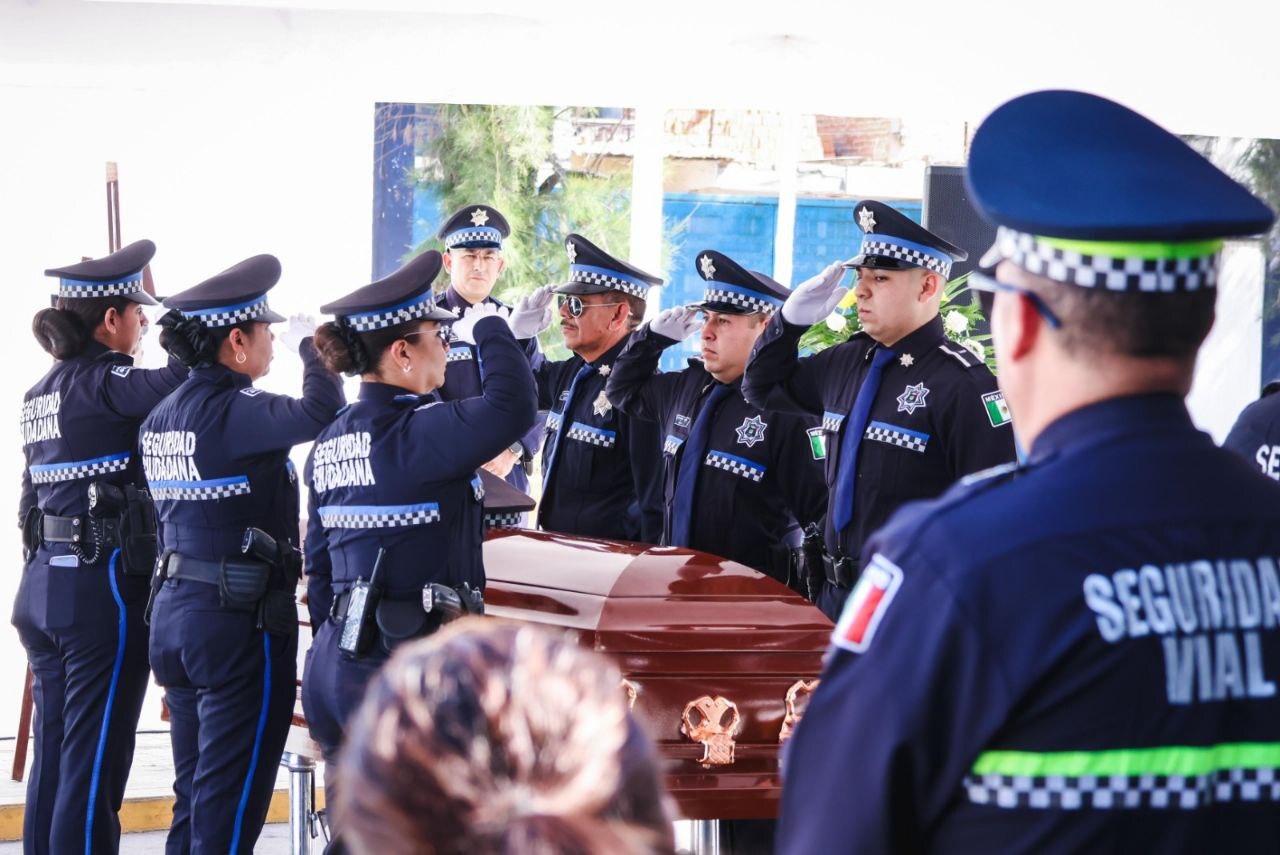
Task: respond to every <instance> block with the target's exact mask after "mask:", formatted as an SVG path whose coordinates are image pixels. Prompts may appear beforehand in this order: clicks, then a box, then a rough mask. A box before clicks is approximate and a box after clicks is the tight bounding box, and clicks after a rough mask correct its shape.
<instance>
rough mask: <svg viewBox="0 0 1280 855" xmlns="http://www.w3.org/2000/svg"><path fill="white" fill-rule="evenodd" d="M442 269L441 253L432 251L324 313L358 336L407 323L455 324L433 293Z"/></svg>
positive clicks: (328, 305) (323, 309) (341, 299)
mask: <svg viewBox="0 0 1280 855" xmlns="http://www.w3.org/2000/svg"><path fill="white" fill-rule="evenodd" d="M440 267H441V258H440V253H438V252H436V251H435V250H434V249H429V250H427V251H426V252H424V253H422V254H421V255H419V256H417V257H415V258H414V259H412V260H411V261H409V262H408V263H407V264H405V265H404V266H403V267H401V268H400V269H399V270H397V271H396V272H395V273H392V274H390V275H389V276H384V277H382V278H381V279H379V280H378V281H377V282H373V283H371V284H369V285H365V286H364V287H363V288H357V289H356V290H355V291H352V292H351V293H350V294H348V295H346V296H345V297H339V298H338V299H337V300H334V301H333V302H332V303H326V304H325V305H323V306H321V307H320V311H321V312H324V313H325V314H326V315H336V316H337V318H338V320H339V321H341V322H342V323H345V324H346V325H347V326H349V327H351V328H352V329H354V330H355V331H356V332H372V331H373V330H380V329H385V328H386V327H393V326H395V325H396V324H402V323H405V322H407V321H440V322H441V323H451V322H453V321H456V320H457V318H456V317H454V315H453V313H452V312H450V311H448V310H447V309H443V308H441V307H440V306H438V305H436V301H435V299H434V298H433V296H432V293H431V283H433V282H435V280H436V276H438V275H439V274H440Z"/></svg>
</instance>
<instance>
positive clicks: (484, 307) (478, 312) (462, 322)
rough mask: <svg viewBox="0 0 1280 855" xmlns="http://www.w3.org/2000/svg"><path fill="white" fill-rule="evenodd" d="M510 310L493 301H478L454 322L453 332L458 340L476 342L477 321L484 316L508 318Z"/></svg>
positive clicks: (469, 342)
mask: <svg viewBox="0 0 1280 855" xmlns="http://www.w3.org/2000/svg"><path fill="white" fill-rule="evenodd" d="M510 314H511V313H510V312H509V311H508V310H506V309H500V308H498V306H496V305H494V304H493V303H489V302H485V303H476V304H475V305H474V306H471V307H469V308H468V309H467V310H466V311H465V312H463V313H462V317H461V318H458V320H456V321H454V322H453V334H454V336H456V337H457V339H458V341H463V342H466V343H467V344H475V343H476V333H475V329H476V323H477V322H478V321H480V320H483V319H484V318H502V319H503V320H508V319H509V316H510Z"/></svg>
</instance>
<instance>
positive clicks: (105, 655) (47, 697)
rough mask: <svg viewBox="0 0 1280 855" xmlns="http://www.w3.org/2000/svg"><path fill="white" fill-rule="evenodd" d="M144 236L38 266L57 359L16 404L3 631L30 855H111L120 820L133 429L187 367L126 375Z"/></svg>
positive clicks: (151, 523)
mask: <svg viewBox="0 0 1280 855" xmlns="http://www.w3.org/2000/svg"><path fill="white" fill-rule="evenodd" d="M154 254H155V244H153V243H152V242H151V241H149V240H142V241H138V242H137V243H133V244H130V245H129V246H126V247H124V248H123V249H121V250H119V251H118V252H114V253H112V254H111V255H108V256H105V257H103V258H99V259H96V260H94V261H85V262H81V263H79V264H72V265H70V266H67V267H56V268H53V269H51V270H46V271H45V274H46V275H47V276H56V277H58V294H57V297H56V302H55V306H56V308H50V309H43V310H41V311H40V312H38V313H37V314H36V316H35V320H34V321H33V323H32V325H31V326H32V330H33V332H34V333H35V337H36V340H37V341H38V342H40V346H41V347H43V348H44V349H45V350H46V351H48V352H49V354H50V355H51V356H53V358H54V359H55V360H56V362H55V363H54V365H53V368H51V369H50V370H49V372H48V373H47V374H45V376H44V377H43V378H41V380H40V382H38V383H36V385H34V386H32V387H31V389H30V390H29V391H28V392H27V394H26V395H25V397H24V398H23V403H22V416H21V425H22V443H23V445H22V450H23V454H24V455H25V456H26V462H27V466H26V469H24V470H23V473H22V498H21V501H20V502H19V506H18V514H19V516H18V519H19V523H20V524H21V525H22V529H23V548H24V552H25V557H26V566H25V568H24V570H23V574H22V581H21V583H20V584H19V586H18V596H17V599H16V600H15V602H14V606H13V625H14V626H15V627H17V629H18V635H19V637H20V638H21V639H22V645H23V647H25V648H26V650H27V659H28V660H29V661H30V663H31V671H32V674H33V680H32V690H33V692H34V698H35V736H36V740H35V759H34V762H33V764H32V767H31V777H30V779H29V780H28V781H27V801H26V812H25V815H24V817H23V826H22V839H23V841H25V842H24V849H25V851H26V852H28V853H47V852H72V851H79V852H95V853H97V852H115V851H116V850H117V847H118V846H119V842H120V822H119V820H118V819H117V816H116V814H117V812H118V811H119V810H120V803H121V800H122V799H123V798H124V786H125V780H126V779H127V778H128V776H129V765H130V763H131V762H132V760H133V745H134V732H135V730H136V729H137V726H138V714H139V712H140V711H141V709H142V698H143V695H144V694H145V693H146V688H147V644H146V641H147V629H146V626H144V625H143V619H142V617H143V611H144V608H145V606H146V602H147V590H148V584H147V582H148V579H149V578H150V576H151V568H152V565H153V564H154V562H155V551H156V545H155V520H154V512H153V511H152V509H151V506H150V501H149V500H148V499H147V497H146V495H145V493H139V492H138V491H137V490H136V489H135V485H137V484H138V482H139V481H141V478H140V470H139V468H138V452H137V443H138V425H139V424H140V423H141V421H142V419H143V418H144V417H145V416H146V415H147V413H149V412H150V411H151V408H152V407H154V406H155V405H156V404H157V403H159V401H160V399H161V398H163V397H164V396H165V395H167V394H168V393H169V392H170V391H171V390H172V389H173V388H174V387H175V386H177V385H178V384H179V383H180V382H182V379H183V378H184V377H186V375H187V370H186V368H185V367H183V366H182V365H180V364H178V363H175V362H170V364H169V366H168V367H166V368H161V369H156V370H146V369H141V368H135V367H134V366H133V354H134V353H135V352H136V350H137V347H138V343H139V342H140V341H141V340H142V336H143V334H144V333H145V332H146V330H147V318H146V316H145V315H144V314H143V310H142V307H143V306H154V305H156V301H155V300H153V299H152V298H151V296H150V295H149V294H147V293H146V292H145V291H144V290H143V286H142V269H143V268H144V267H145V266H146V265H147V263H148V262H150V261H151V257H152V256H153V255H154Z"/></svg>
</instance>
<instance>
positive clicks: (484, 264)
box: [436, 205, 543, 517]
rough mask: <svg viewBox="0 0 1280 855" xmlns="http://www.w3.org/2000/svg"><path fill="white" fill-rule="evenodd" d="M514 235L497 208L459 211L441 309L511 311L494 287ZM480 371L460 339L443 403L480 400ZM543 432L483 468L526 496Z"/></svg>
mask: <svg viewBox="0 0 1280 855" xmlns="http://www.w3.org/2000/svg"><path fill="white" fill-rule="evenodd" d="M510 235H511V226H509V225H508V224H507V220H506V217H504V216H502V214H501V213H500V212H499V211H498V210H497V209H496V208H491V207H489V206H488V205H467V206H465V207H463V208H459V209H458V210H457V211H455V212H454V213H453V215H452V216H450V217H449V218H448V219H447V220H446V221H445V223H444V225H442V226H441V227H440V230H439V232H438V233H437V235H436V236H437V237H438V238H439V239H440V241H441V242H442V243H443V244H444V247H445V253H444V257H443V258H444V270H445V272H446V273H448V274H449V287H448V288H447V289H445V291H444V293H442V294H440V295H439V296H438V297H437V298H436V303H437V304H439V305H440V306H441V307H442V308H445V309H448V310H449V311H450V312H452V313H453V315H454V316H455V317H461V316H462V313H463V312H465V311H466V310H467V309H469V308H470V307H471V306H473V305H476V304H477V303H490V304H492V305H494V306H497V307H499V308H506V307H505V306H504V304H503V303H502V301H501V300H498V299H497V298H496V297H494V296H493V286H494V284H495V283H496V282H497V281H498V276H499V275H501V273H502V270H503V268H504V267H505V266H506V262H505V261H504V260H503V258H502V241H503V240H505V239H506V238H507V237H509V236H510ZM524 346H525V350H526V356H527V357H528V358H529V359H530V361H531V364H535V365H536V364H538V362H540V361H541V359H542V357H541V355H540V354H539V352H538V341H537V339H530V340H529V341H526V342H524ZM480 369H481V366H480V362H479V361H478V360H477V359H476V348H475V345H473V344H471V343H469V342H464V341H458V340H457V339H456V338H455V339H453V340H451V341H450V342H449V363H448V366H447V368H446V369H445V375H444V385H443V386H441V387H440V388H439V389H438V390H437V391H436V394H437V395H439V397H440V399H441V400H444V401H460V400H462V399H463V398H474V397H477V396H478V395H480V394H481V377H480ZM542 431H543V420H542V419H541V418H539V419H537V420H535V421H534V424H533V427H531V428H529V430H528V432H526V433H525V435H524V436H522V437H520V439H518V440H516V441H515V442H513V443H511V445H510V446H509V447H508V448H506V449H503V450H502V451H501V452H499V454H498V456H497V457H495V458H494V459H493V460H490V461H488V462H486V463H485V466H484V468H485V469H487V470H489V471H490V472H492V473H494V474H495V475H497V476H498V477H500V478H505V479H507V482H508V483H509V484H511V485H512V486H513V487H515V488H516V489H517V490H520V491H521V492H527V491H528V489H529V476H528V473H527V472H526V470H525V467H526V466H527V465H529V464H530V463H532V461H533V457H534V455H535V454H537V453H538V448H539V446H540V445H541V442H542ZM521 516H522V517H523V516H524V515H523V514H522V515H521Z"/></svg>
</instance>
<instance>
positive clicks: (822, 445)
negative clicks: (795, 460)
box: [806, 427, 827, 460]
mask: <svg viewBox="0 0 1280 855" xmlns="http://www.w3.org/2000/svg"><path fill="white" fill-rule="evenodd" d="M806 433H808V434H809V452H810V453H811V454H812V455H813V459H814V460H826V459H827V432H826V431H825V430H824V429H822V428H820V427H816V428H809V430H808V431H806Z"/></svg>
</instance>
